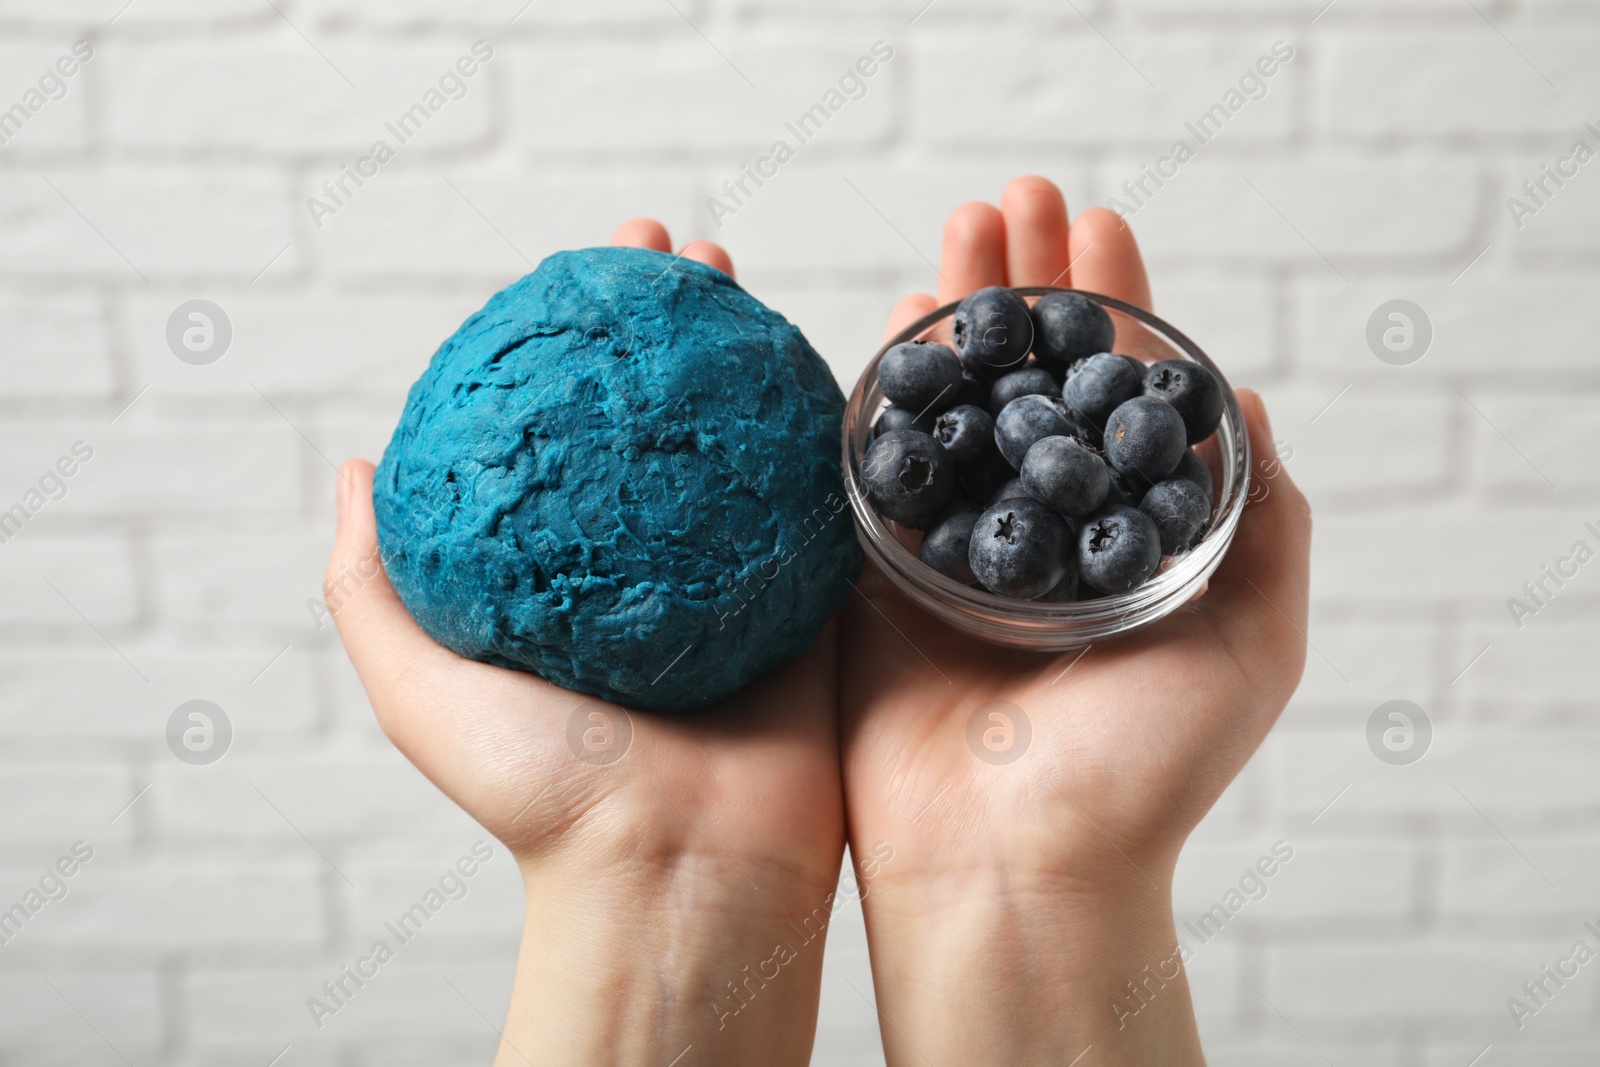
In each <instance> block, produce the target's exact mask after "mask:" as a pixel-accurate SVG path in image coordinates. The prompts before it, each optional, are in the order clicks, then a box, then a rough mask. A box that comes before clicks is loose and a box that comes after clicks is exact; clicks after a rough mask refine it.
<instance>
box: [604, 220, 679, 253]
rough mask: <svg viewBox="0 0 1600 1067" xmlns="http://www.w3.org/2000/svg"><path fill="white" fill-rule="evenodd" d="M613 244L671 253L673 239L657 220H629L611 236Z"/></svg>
mask: <svg viewBox="0 0 1600 1067" xmlns="http://www.w3.org/2000/svg"><path fill="white" fill-rule="evenodd" d="M611 243H612V244H614V245H622V246H625V247H628V248H651V249H654V250H655V251H657V252H671V251H672V238H670V237H668V236H667V228H666V227H665V226H663V225H661V223H659V222H657V221H656V220H655V219H629V220H628V221H627V222H624V223H623V224H622V225H621V226H618V227H617V229H616V232H615V233H613V234H612V235H611Z"/></svg>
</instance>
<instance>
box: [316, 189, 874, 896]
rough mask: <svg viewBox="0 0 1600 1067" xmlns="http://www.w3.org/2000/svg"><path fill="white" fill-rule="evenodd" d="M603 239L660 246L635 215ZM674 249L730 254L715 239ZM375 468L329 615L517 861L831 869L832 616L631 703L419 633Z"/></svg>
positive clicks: (371, 690) (386, 701)
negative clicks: (672, 708) (401, 583)
mask: <svg viewBox="0 0 1600 1067" xmlns="http://www.w3.org/2000/svg"><path fill="white" fill-rule="evenodd" d="M615 241H616V243H618V244H630V245H641V246H645V247H652V248H656V249H657V250H660V251H666V250H668V248H669V246H668V244H667V234H666V232H665V230H663V229H662V228H661V227H660V225H659V224H655V223H651V222H647V221H645V220H636V221H634V222H632V223H628V224H626V225H624V226H623V227H622V228H621V229H619V230H618V232H617V235H616V238H615ZM684 254H685V255H686V256H689V257H690V258H695V259H700V260H702V261H704V262H708V263H710V264H711V265H712V266H716V267H718V268H720V269H722V270H725V271H728V272H730V273H731V271H732V265H731V263H729V262H728V260H727V256H726V254H725V253H723V252H722V250H721V249H719V248H717V247H716V246H714V245H707V244H703V243H695V244H691V245H690V246H689V247H688V248H686V249H685V250H684ZM372 476H373V468H372V465H371V464H370V463H365V462H360V461H354V462H351V463H348V464H346V465H345V467H344V469H343V470H341V472H340V477H341V479H342V481H341V485H340V487H339V488H340V492H341V500H342V501H343V505H342V506H343V512H344V513H343V515H342V518H341V522H340V528H339V537H338V542H337V544H336V545H335V547H334V553H333V558H332V559H331V560H330V562H329V566H328V574H327V582H328V583H329V588H330V601H332V600H335V599H336V594H335V593H334V592H333V590H334V589H335V587H336V586H337V584H338V583H339V581H340V579H341V578H343V577H345V576H346V575H348V574H349V573H351V572H354V573H357V574H365V573H367V572H368V571H376V573H375V575H374V577H372V578H371V579H370V580H367V581H365V582H364V583H363V584H361V586H360V587H359V588H358V589H355V591H354V592H353V593H350V594H349V595H342V596H337V599H338V600H339V606H338V608H337V609H336V610H335V612H334V619H335V621H336V623H337V624H338V627H339V631H340V634H341V636H342V637H343V638H344V642H345V646H346V648H347V650H348V652H349V654H350V658H351V660H352V662H353V663H354V664H355V667H356V670H357V672H358V673H359V674H360V677H361V680H362V683H363V684H364V686H365V687H366V690H367V693H368V696H369V698H370V700H371V702H372V705H373V709H374V711H375V712H376V713H377V717H378V720H379V722H380V724H381V725H382V727H383V729H384V731H385V733H387V734H388V736H389V737H390V739H391V740H393V741H394V743H395V745H396V746H397V747H398V748H399V749H400V750H401V751H402V752H403V753H405V755H406V756H407V757H409V758H410V759H411V760H412V762H413V763H415V764H416V765H417V767H418V768H419V769H420V770H421V771H422V772H423V773H424V774H426V775H427V776H428V778H430V779H431V780H432V781H433V782H434V783H435V784H436V785H437V786H438V787H439V788H440V789H441V790H443V791H444V792H445V793H446V794H447V795H449V796H450V797H451V799H453V800H454V801H456V803H458V804H459V805H460V806H461V807H462V808H463V809H465V810H466V812H467V813H468V814H470V815H471V816H472V817H473V818H475V819H476V820H477V821H478V822H480V823H481V824H482V825H483V826H484V827H485V828H486V829H488V830H489V831H490V832H491V833H493V834H494V835H495V836H496V837H498V838H499V839H500V840H501V841H503V842H505V844H506V845H507V847H508V848H510V849H511V851H512V852H513V854H515V855H516V856H517V858H518V859H519V861H522V862H524V863H525V864H526V863H527V862H529V861H531V860H534V859H537V858H541V857H544V856H546V855H549V854H551V853H552V852H563V851H566V852H571V853H577V854H582V855H583V856H584V858H585V860H586V862H587V861H599V862H600V863H601V864H603V865H604V864H611V863H619V862H620V863H642V864H661V865H665V864H677V863H688V862H693V863H694V864H696V865H697V866H698V867H699V868H700V869H702V870H704V871H707V872H710V873H711V874H712V876H713V877H715V878H717V879H720V880H722V881H724V882H727V883H729V884H735V885H737V886H738V887H739V888H740V889H741V890H746V891H748V890H749V889H751V888H756V889H759V888H760V887H762V886H764V885H767V884H769V883H770V882H771V881H772V880H774V879H797V880H800V881H803V882H804V884H807V885H812V884H817V885H824V884H826V885H831V883H832V879H833V878H834V877H836V876H837V873H838V870H839V861H840V857H841V855H842V851H843V830H842V824H843V815H842V810H841V800H840V785H839V769H838V748H837V728H836V716H835V705H836V674H835V640H834V628H833V626H832V625H830V626H829V627H828V628H827V629H826V630H824V632H823V633H822V634H821V635H819V637H818V639H817V640H816V641H815V642H814V643H813V645H812V647H811V649H810V650H809V651H808V652H806V653H805V654H804V655H802V656H800V657H798V658H797V659H795V660H792V661H790V662H789V663H787V664H784V665H783V666H782V667H780V668H778V669H776V670H774V671H772V672H769V673H768V674H767V675H766V676H765V677H763V678H761V679H759V680H757V681H756V682H754V683H752V684H751V685H749V686H747V687H746V688H745V689H743V690H742V691H740V692H739V693H736V694H734V695H733V696H731V697H729V698H727V699H725V700H723V701H721V702H719V703H718V704H716V705H714V706H713V707H710V708H708V709H705V710H703V711H700V712H696V713H691V714H683V715H674V716H660V715H631V716H630V715H629V713H628V712H627V711H626V710H625V709H623V708H622V707H621V706H620V705H617V704H613V703H610V702H608V701H604V700H601V699H599V698H597V697H587V696H583V695H581V694H576V693H572V692H569V691H567V690H563V689H561V688H559V687H557V686H554V685H551V684H550V683H548V682H545V681H544V680H542V679H540V678H538V677H536V676H534V675H532V674H528V673H524V672H521V671H512V670H505V669H502V668H499V667H494V666H489V665H487V664H483V663H478V662H474V661H472V660H468V659H465V658H463V657H461V656H458V655H456V654H455V653H453V652H451V651H449V650H448V649H445V648H444V647H442V646H440V645H439V644H437V643H436V642H434V641H433V640H432V639H431V638H430V637H428V636H427V634H425V633H424V632H423V631H422V629H421V628H420V627H419V626H418V625H417V624H416V622H415V621H414V620H413V619H412V618H411V616H410V614H409V613H408V612H407V611H406V609H405V607H404V605H403V604H402V603H401V601H400V599H399V597H398V595H397V594H396V593H395V591H394V588H393V586H391V585H390V584H389V581H388V578H387V577H386V575H385V574H384V573H383V570H382V568H381V567H372V566H371V561H373V560H375V559H376V558H377V534H376V525H375V521H374V518H373V509H372ZM348 586H349V580H348V579H346V587H347V588H348ZM775 827H776V828H781V832H779V831H775Z"/></svg>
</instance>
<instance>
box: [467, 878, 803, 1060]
mask: <svg viewBox="0 0 1600 1067" xmlns="http://www.w3.org/2000/svg"><path fill="white" fill-rule="evenodd" d="M747 876H748V878H749V879H751V880H753V881H754V884H755V886H756V887H758V888H752V884H751V881H747V880H746V878H747ZM525 880H526V883H527V888H528V916H527V922H526V925H525V928H524V932H523V939H522V949H521V952H520V954H519V957H518V962H517V975H516V981H515V985H514V987H513V991H512V1000H511V1008H510V1011H509V1014H508V1017H507V1021H506V1028H505V1033H504V1041H503V1042H502V1043H501V1048H500V1054H499V1057H498V1058H497V1059H496V1061H495V1062H496V1064H497V1067H522V1065H525V1064H537V1065H538V1067H546V1065H549V1067H560V1065H566V1064H571V1065H579V1064H581V1065H584V1067H592V1065H595V1064H619V1065H631V1064H640V1065H647V1067H668V1065H669V1064H674V1065H677V1067H688V1065H690V1064H695V1065H704V1064H730V1065H732V1064H741V1065H742V1064H751V1063H761V1064H773V1065H777V1067H784V1065H788V1064H795V1065H804V1064H806V1063H808V1062H809V1060H810V1057H811V1046H812V1041H813V1038H814V1035H815V1030H816V1020H817V999H818V990H819V984H820V981H821V977H822V948H823V942H824V939H825V937H826V933H827V926H828V925H829V924H830V923H831V919H832V907H833V896H832V893H833V886H832V884H830V883H826V882H822V881H819V880H816V879H807V878H804V877H801V878H796V877H795V876H793V875H792V874H789V875H787V876H785V873H784V872H776V871H757V870H747V871H744V872H739V871H735V870H734V869H732V868H731V867H730V866H729V864H728V861H727V860H726V859H724V858H723V857H720V856H717V855H716V854H715V853H711V854H710V855H697V856H687V857H681V858H678V859H675V860H674V861H672V862H671V863H668V864H662V865H652V866H651V867H650V868H649V869H647V870H645V869H641V870H628V871H619V870H616V869H610V870H608V871H607V873H606V874H604V875H599V876H597V875H596V874H594V873H593V872H592V871H580V870H578V869H576V868H575V865H572V864H564V865H555V866H549V867H545V868H543V869H540V870H538V871H525ZM691 1048H692V1050H693V1051H692V1052H689V1053H688V1055H685V1052H686V1051H688V1050H690V1049H691Z"/></svg>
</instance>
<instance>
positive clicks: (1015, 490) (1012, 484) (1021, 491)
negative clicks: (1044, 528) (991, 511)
mask: <svg viewBox="0 0 1600 1067" xmlns="http://www.w3.org/2000/svg"><path fill="white" fill-rule="evenodd" d="M1024 497H1028V489H1027V487H1026V486H1024V485H1023V484H1022V479H1021V478H1013V479H1011V480H1010V481H1008V482H1006V483H1005V484H1004V485H1002V486H1001V487H1000V488H998V489H996V490H995V491H994V495H993V496H991V497H990V498H989V506H990V507H993V506H994V505H996V504H998V503H1000V501H1002V500H1017V499H1020V498H1024ZM1029 499H1031V498H1029Z"/></svg>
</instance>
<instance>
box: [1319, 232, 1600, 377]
mask: <svg viewBox="0 0 1600 1067" xmlns="http://www.w3.org/2000/svg"><path fill="white" fill-rule="evenodd" d="M1478 251H1481V249H1474V250H1472V252H1470V253H1469V254H1466V255H1463V256H1462V257H1461V265H1460V267H1461V268H1465V267H1467V265H1468V261H1469V260H1470V259H1471V258H1472V256H1474V255H1476V254H1477V252H1478ZM1500 252H1501V250H1500V249H1498V248H1496V249H1492V250H1491V251H1490V252H1489V253H1488V255H1486V256H1485V257H1484V258H1483V260H1482V261H1481V262H1479V263H1478V265H1477V266H1475V267H1473V268H1472V271H1471V273H1469V274H1467V275H1466V276H1465V277H1463V278H1462V279H1461V280H1460V281H1458V282H1455V283H1454V284H1451V283H1450V281H1449V280H1448V279H1443V278H1439V277H1432V278H1423V277H1416V276H1411V277H1399V278H1395V279H1392V280H1386V281H1381V282H1370V281H1362V280H1359V279H1358V280H1356V281H1355V282H1354V284H1351V285H1345V284H1343V283H1342V282H1340V281H1339V280H1338V279H1337V278H1335V279H1332V280H1331V281H1311V280H1308V281H1306V282H1305V283H1303V284H1302V285H1300V286H1298V287H1297V290H1296V294H1295V305H1296V307H1295V320H1296V321H1297V322H1298V324H1299V329H1298V330H1297V332H1296V337H1297V342H1298V343H1297V349H1298V351H1299V353H1300V355H1299V361H1300V363H1299V365H1300V366H1303V367H1305V368H1306V369H1307V370H1312V371H1315V372H1317V373H1319V374H1326V375H1329V376H1333V377H1335V378H1337V379H1339V380H1337V381H1336V382H1335V384H1336V386H1337V385H1338V384H1343V382H1345V381H1349V380H1350V377H1351V376H1354V375H1360V376H1362V377H1372V378H1381V379H1383V380H1384V381H1386V382H1392V383H1402V382H1409V381H1412V380H1415V379H1419V378H1425V379H1431V380H1434V381H1439V380H1440V379H1448V380H1454V379H1457V378H1460V377H1465V376H1472V375H1494V374H1504V373H1505V370H1506V353H1508V352H1515V353H1516V367H1517V371H1516V372H1517V374H1518V376H1519V379H1520V380H1521V381H1523V382H1526V381H1528V380H1530V379H1533V380H1539V379H1543V380H1548V381H1552V382H1558V383H1560V384H1561V385H1563V386H1565V384H1566V381H1567V379H1568V378H1569V377H1570V374H1569V372H1571V371H1577V370H1587V369H1589V367H1590V366H1591V365H1592V360H1591V358H1590V356H1591V352H1592V346H1591V345H1590V343H1589V332H1590V330H1591V325H1592V324H1591V323H1590V321H1589V317H1588V315H1587V312H1586V311H1585V308H1587V307H1588V306H1589V305H1590V304H1591V303H1592V302H1593V301H1595V300H1596V299H1600V277H1596V278H1590V277H1588V276H1587V275H1585V274H1582V273H1575V274H1571V275H1563V276H1559V277H1553V278H1549V279H1543V278H1538V279H1535V278H1506V277H1497V276H1495V275H1494V273H1493V270H1492V269H1490V268H1496V267H1498V265H1499V261H1498V260H1497V259H1496V257H1497V256H1498V255H1499V254H1500ZM1458 269H1460V268H1458ZM1480 271H1481V272H1482V273H1481V274H1480V273H1479V272H1480ZM1397 299H1398V300H1409V301H1411V302H1413V303H1415V304H1417V305H1418V306H1420V307H1421V308H1422V309H1423V312H1424V313H1425V314H1426V315H1427V316H1428V320H1429V322H1430V324H1431V325H1432V330H1433V342H1432V345H1431V347H1430V348H1429V349H1428V352H1427V354H1426V355H1424V356H1423V357H1422V358H1421V360H1420V361H1418V362H1415V363H1413V364H1411V365H1410V366H1405V367H1394V366H1390V365H1388V364H1386V363H1384V362H1382V361H1380V360H1379V359H1378V358H1377V357H1376V356H1375V355H1373V353H1372V350H1371V349H1370V348H1368V347H1367V341H1366V331H1367V322H1368V320H1369V319H1370V318H1372V316H1373V315H1374V313H1375V312H1376V311H1377V309H1378V308H1379V306H1380V305H1382V304H1384V303H1387V302H1388V301H1390V300H1397ZM1507 309H1514V312H1513V313H1508V311H1507ZM1446 388H1448V386H1446Z"/></svg>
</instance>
